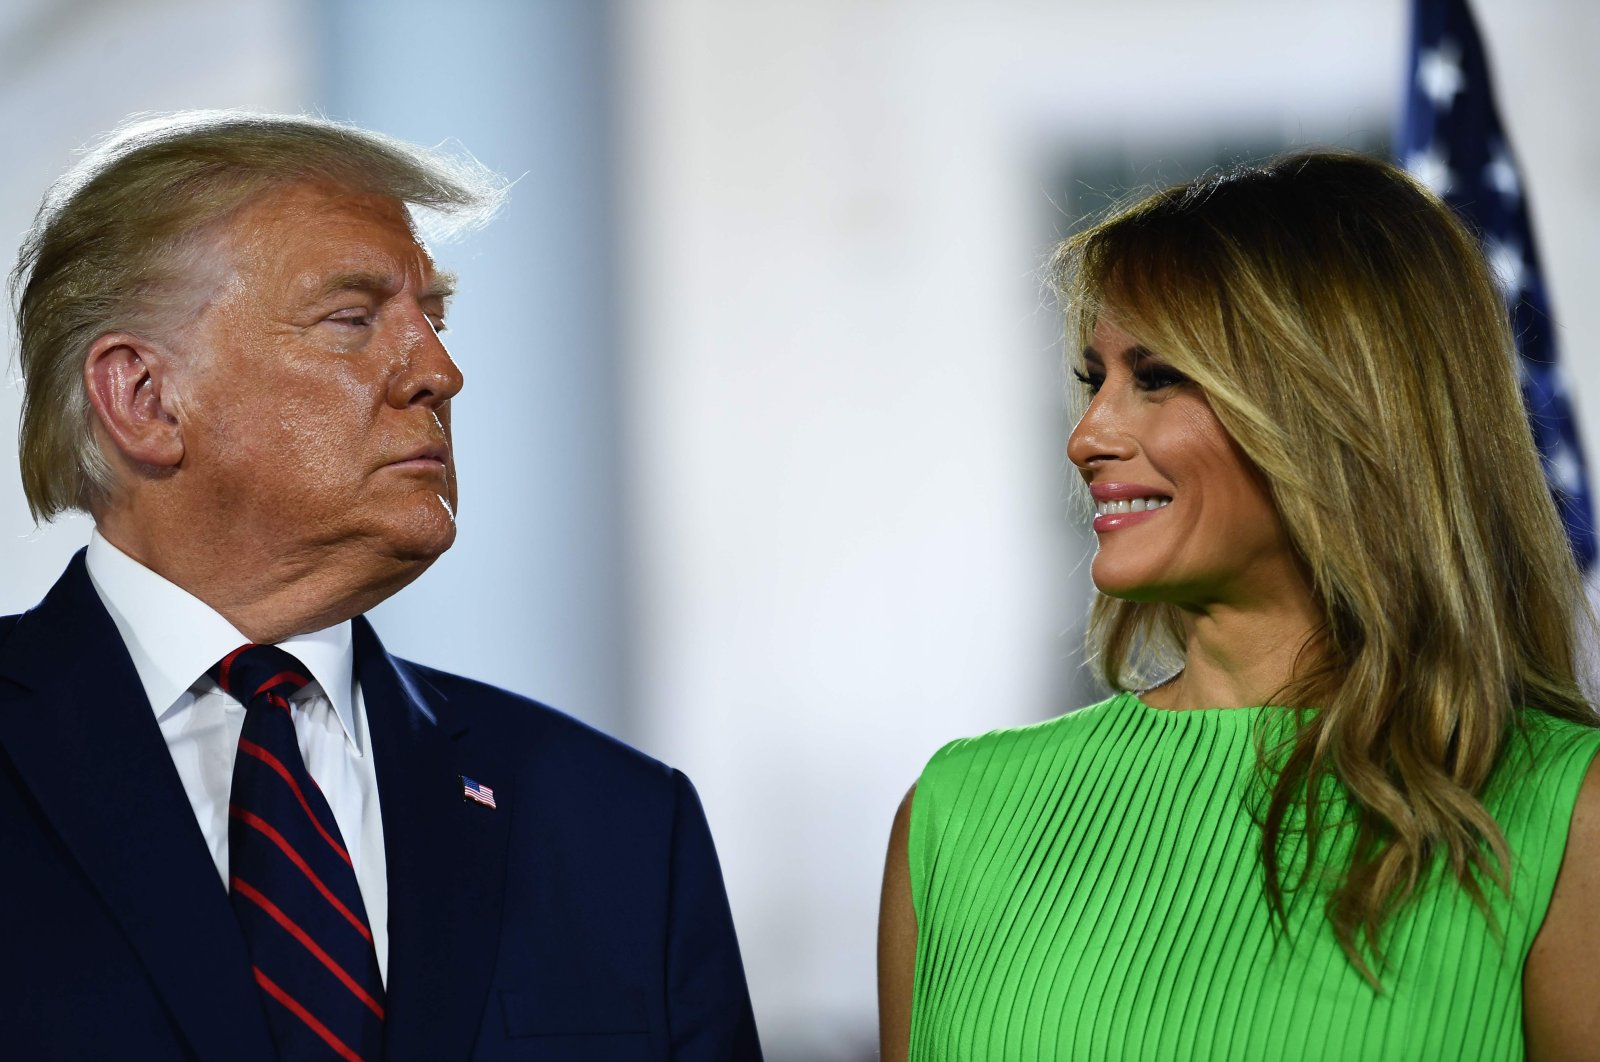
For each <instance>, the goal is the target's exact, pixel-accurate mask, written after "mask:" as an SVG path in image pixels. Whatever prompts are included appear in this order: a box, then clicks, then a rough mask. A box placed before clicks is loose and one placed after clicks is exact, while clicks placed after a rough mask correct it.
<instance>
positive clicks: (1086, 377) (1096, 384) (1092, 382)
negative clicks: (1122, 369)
mask: <svg viewBox="0 0 1600 1062" xmlns="http://www.w3.org/2000/svg"><path fill="white" fill-rule="evenodd" d="M1072 375H1073V376H1074V377H1076V378H1077V380H1078V382H1079V383H1081V384H1082V385H1083V386H1084V387H1085V388H1087V389H1088V391H1089V393H1090V394H1091V395H1092V394H1098V393H1099V392H1100V385H1101V384H1103V383H1105V382H1106V378H1105V377H1104V376H1102V375H1100V374H1098V373H1087V372H1080V371H1079V370H1077V369H1073V370H1072Z"/></svg>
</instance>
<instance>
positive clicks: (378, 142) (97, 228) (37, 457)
mask: <svg viewBox="0 0 1600 1062" xmlns="http://www.w3.org/2000/svg"><path fill="white" fill-rule="evenodd" d="M306 181H318V182H324V183H328V184H331V185H333V186H335V187H338V188H341V189H348V190H350V191H352V192H359V193H368V194H376V195H382V196H387V197H389V198H392V199H394V200H396V201H398V202H401V203H405V204H407V205H408V206H411V207H414V208H423V209H424V210H426V211H429V212H432V213H434V214H437V215H438V216H440V217H441V218H445V219H448V220H449V221H451V222H453V223H454V224H453V227H456V228H459V227H461V226H463V225H471V224H475V223H481V222H482V221H484V220H486V219H487V218H488V217H489V216H490V215H492V214H493V212H494V211H495V210H496V209H497V208H498V207H499V205H500V203H501V201H502V199H503V197H504V194H505V185H504V182H502V181H500V180H499V179H498V178H496V177H495V176H494V175H493V174H491V173H490V172H489V171H488V170H486V169H484V168H483V167H482V166H481V165H479V164H478V163H476V162H475V161H473V160H471V159H470V158H462V157H453V156H450V155H447V154H445V153H442V152H439V151H436V150H429V149H425V148H420V147H417V146H415V145H412V144H407V143H405V142H403V141H399V140H395V139H393V138H391V137H387V136H383V135H382V134H379V133H373V132H369V131H367V130H364V129H357V128H354V127H352V126H348V125H342V124H340V123H337V122H332V121H328V120H326V119H323V118H315V117H308V116H300V115H293V116H291V115H268V114H251V113H244V112H237V111H190V112H184V113H179V114H170V115H161V116H155V117H142V118H137V119H134V120H132V121H130V122H128V123H126V124H124V125H123V126H121V127H120V128H118V129H117V130H116V131H114V132H112V133H111V134H110V135H109V136H108V137H107V138H106V139H105V140H104V141H102V142H101V143H99V144H98V145H97V146H95V147H94V148H93V149H91V150H90V151H89V152H88V153H87V154H86V155H85V156H84V157H83V159H82V160H80V161H79V162H78V164H77V165H75V166H74V167H73V168H72V169H71V170H70V171H68V172H67V173H66V174H65V175H64V176H63V177H62V178H61V179H60V180H59V181H57V182H56V183H55V185H54V186H53V187H52V188H51V189H50V191H49V192H48V193H47V194H46V195H45V198H44V203H43V205H41V206H40V208H39V213H38V216H37V218H36V219H35V221H34V224H33V227H32V228H31V229H30V230H29V232H28V234H27V236H26V237H25V238H24V240H23V243H22V250H21V252H20V254H19V255H18V259H17V264H16V268H15V269H14V270H13V271H12V274H11V291H12V297H13V299H14V301H15V304H16V321H17V337H18V348H19V349H18V358H19V361H20V363H21V368H22V379H23V401H22V421H21V426H20V428H19V431H18V443H19V449H20V451H21V461H22V487H23V491H24V492H25V494H26V495H27V498H28V507H29V508H30V509H31V510H32V512H33V516H34V518H35V519H36V520H48V519H50V518H52V517H54V516H55V515H56V514H58V513H61V512H64V511H67V510H70V509H85V510H89V509H92V508H93V507H94V506H95V505H97V504H98V503H99V502H101V501H102V500H104V499H105V498H107V497H108V496H109V495H110V493H111V492H112V490H113V489H114V487H115V483H114V478H113V474H112V470H111V467H110V465H109V464H108V463H107V461H106V459H105V457H104V455H103V454H102V453H101V452H100V448H99V446H98V445H97V443H96V441H95V434H94V430H93V421H92V417H93V413H92V410H91V408H90V405H89V397H88V394H87V392H86V390H85V387H84V380H83V371H84V359H85V357H86V356H87V353H88V349H89V347H90V345H91V344H92V343H93V342H94V341H95V340H96V339H98V338H99V337H100V336H103V335H105V334H106V333H108V332H117V331H121V332H129V333H132V334H135V335H146V336H157V335H160V334H161V333H162V332H163V331H165V330H168V329H171V328H173V327H175V326H176V325H178V324H179V323H181V320H182V318H183V317H184V315H185V314H192V313H194V312H196V311H197V310H198V309H199V308H200V307H199V304H198V303H199V302H200V301H201V300H203V299H204V298H205V290H206V288H205V285H204V278H203V277H202V276H201V275H200V273H201V271H202V269H203V266H202V256H201V254H200V253H199V252H200V251H201V250H202V249H203V248H204V247H205V246H206V245H207V241H208V238H210V237H213V236H214V234H215V233H217V232H218V231H219V230H220V229H221V228H222V226H223V225H225V224H226V222H227V221H228V220H229V219H230V218H232V217H233V216H235V215H236V214H237V212H238V211H240V210H241V209H242V208H244V207H245V206H247V205H249V204H250V203H252V202H254V201H256V200H257V199H259V198H260V197H261V196H262V195H264V194H266V193H268V192H271V191H273V190H276V189H279V188H282V187H285V186H287V185H290V184H297V183H302V182H306Z"/></svg>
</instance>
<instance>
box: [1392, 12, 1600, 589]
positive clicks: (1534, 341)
mask: <svg viewBox="0 0 1600 1062" xmlns="http://www.w3.org/2000/svg"><path fill="white" fill-rule="evenodd" d="M1410 75H1411V76H1410V79H1409V81H1408V82H1407V89H1406V109H1405V121H1404V122H1403V123H1402V126H1401V131H1400V150H1401V152H1402V159H1403V161H1404V163H1405V166H1406V168H1407V169H1408V170H1410V171H1411V172H1412V173H1413V174H1414V175H1415V176H1416V177H1417V178H1418V179H1419V180H1421V181H1422V182H1423V183H1424V184H1426V185H1427V186H1428V187H1429V188H1431V189H1433V191H1434V192H1435V193H1436V194H1438V195H1439V196H1440V197H1442V198H1443V199H1444V201H1445V202H1447V203H1449V204H1450V206H1451V207H1453V208H1454V209H1455V211H1456V212H1457V213H1458V214H1459V215H1460V216H1461V217H1462V218H1464V219H1465V220H1466V222H1467V224H1468V225H1469V226H1470V227H1471V228H1472V229H1474V230H1475V231H1476V232H1477V233H1478V235H1479V236H1480V237H1481V238H1482V240H1483V250H1484V255H1485V256H1486V257H1487V258H1488V260H1489V264H1490V266H1491V267H1493V269H1494V274H1495V278H1496V279H1497V280H1498V281H1499V282H1500V290H1501V292H1502V293H1503V294H1504V295H1505V299H1506V308H1507V310H1508V311H1509V312H1510V314H1511V328H1512V331H1513V333H1514V334H1515V335H1516V340H1517V353H1518V354H1519V355H1520V357H1519V358H1518V359H1517V361H1518V365H1519V368H1520V370H1521V376H1522V398H1523V402H1524V403H1525V404H1526V406H1527V410H1528V421H1529V424H1530V425H1531V427H1532V429H1533V437H1534V441H1535V442H1536V443H1537V444H1538V446H1539V453H1540V455H1541V456H1542V458H1543V460H1544V475H1545V480H1546V482H1548V483H1549V485H1550V493H1551V494H1552V495H1554V497H1555V500H1556V507H1557V508H1558V509H1559V510H1560V512H1561V521H1562V523H1564V524H1565V525H1566V528H1567V537H1568V539H1570V540H1571V542H1572V551H1573V554H1574V555H1575V556H1576V557H1577V560H1578V564H1579V565H1580V566H1581V567H1582V568H1583V570H1584V571H1585V572H1589V571H1592V570H1593V568H1594V563H1595V545H1596V544H1595V532H1594V509H1593V506H1592V505H1591V503H1590V495H1589V477H1588V471H1587V467H1586V463H1585V461H1584V457H1583V448H1582V446H1581V445H1580V444H1579V440H1578V426H1577V422H1576V421H1575V420H1574V419H1573V415H1572V399H1571V395H1570V392H1569V391H1568V388H1567V381H1566V377H1565V374H1564V373H1563V372H1562V371H1561V365H1560V364H1559V362H1558V361H1557V355H1556V344H1555V335H1554V327H1553V325H1552V322H1551V320H1550V299H1549V296H1548V294H1547V293H1546V291H1545V286H1544V277H1543V276H1542V275H1541V273H1540V271H1539V253H1538V248H1537V247H1536V246H1535V244H1534V239H1533V227H1532V226H1531V225H1530V224H1529V223H1528V203H1527V199H1526V196H1525V195H1524V191H1525V189H1524V186H1523V184H1522V178H1521V176H1520V174H1519V173H1518V171H1517V165H1516V161H1515V159H1513V157H1512V154H1511V145H1510V143H1509V142H1508V141H1507V140H1506V135H1505V130H1504V129H1503V128H1502V127H1501V125H1500V113H1499V111H1498V110H1497V109H1496V107H1495V103H1494V93H1493V91H1492V89H1491V87H1490V84H1489V67H1488V63H1487V62H1486V61H1485V58H1484V51H1483V42H1482V40H1481V39H1480V38H1479V37H1478V29H1477V27H1476V26H1475V25H1474V24H1473V21H1472V12H1471V11H1470V10H1468V8H1467V4H1466V0H1412V8H1411V66H1410Z"/></svg>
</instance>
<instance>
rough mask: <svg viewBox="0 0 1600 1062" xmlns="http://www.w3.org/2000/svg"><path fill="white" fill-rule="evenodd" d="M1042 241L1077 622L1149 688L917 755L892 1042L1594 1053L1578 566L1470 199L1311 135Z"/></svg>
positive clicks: (1588, 782) (1380, 1053) (889, 956)
mask: <svg viewBox="0 0 1600 1062" xmlns="http://www.w3.org/2000/svg"><path fill="white" fill-rule="evenodd" d="M1056 266H1057V270H1056V277H1057V280H1058V284H1059V290H1060V292H1061V295H1062V297H1063V299H1064V304H1065V306H1066V308H1067V313H1068V320H1069V324H1068V335H1069V337H1072V339H1073V341H1074V342H1073V345H1074V347H1075V349H1076V350H1077V351H1078V352H1081V354H1080V356H1081V364H1079V365H1078V366H1077V369H1076V375H1077V377H1078V379H1079V381H1080V382H1081V383H1082V385H1083V389H1084V395H1085V400H1086V401H1085V406H1084V409H1083V413H1082V416H1081V419H1080V420H1079V421H1078V424H1077V427H1076V428H1075V429H1074V430H1073V432H1072V436H1071V439H1070V441H1069V443H1068V454H1069V456H1070V457H1071V459H1072V462H1073V464H1074V465H1075V466H1077V468H1078V470H1079V472H1080V473H1081V474H1082V476H1083V479H1084V481H1085V483H1086V484H1087V485H1088V489H1089V493H1090V494H1091V496H1092V497H1093V500H1094V505H1095V513H1096V515H1095V517H1094V530H1095V532H1096V535H1097V538H1098V540H1099V548H1098V552H1097V553H1096V555H1095V559H1094V565H1093V576H1094V581H1095V585H1096V587H1097V588H1098V589H1099V591H1100V594H1099V595H1098V597H1097V601H1096V603H1095V606H1094V615H1093V618H1092V622H1091V642H1092V645H1093V648H1094V649H1095V650H1096V656H1095V659H1096V663H1097V666H1098V668H1099V670H1100V673H1101V675H1102V677H1103V679H1104V680H1105V681H1106V683H1107V684H1108V685H1110V687H1111V688H1113V689H1117V690H1122V691H1139V692H1122V693H1119V694H1117V695H1116V696H1113V697H1112V698H1110V699H1109V700H1107V701H1104V702H1102V703H1100V704H1097V705H1094V706H1092V707H1089V708H1085V709H1083V710H1082V711H1079V712H1074V713H1071V714H1069V715H1066V716H1063V717H1061V718H1058V719H1054V720H1051V721H1049V722H1045V723H1041V724H1038V725H1036V726H1032V727H1025V728H1020V729H1015V730H1005V731H997V732H994V733H991V734H986V735H984V736H982V737H978V738H973V739H970V740H964V741H957V742H954V743H952V744H950V745H948V746H946V747H945V748H943V749H941V750H940V751H939V752H938V753H937V754H936V755H935V756H934V757H933V759H932V760H931V761H930V762H929V764H928V766H927V767H926V769H925V770H924V771H923V773H922V775H921V777H920V779H919V780H918V783H917V785H916V786H915V787H913V790H912V792H911V793H910V794H908V795H907V798H906V801H905V803H904V804H902V805H901V808H900V812H899V814H898V815H897V817H896V819H895V824H894V830H893V835H892V838H891V841H890V848H889V861H888V866H887V869H886V872H885V880H884V897H883V911H882V921H881V926H880V941H879V982H880V1008H881V1018H882V1026H881V1028H882V1039H883V1057H884V1058H885V1059H904V1058H907V1057H908V1056H909V1057H910V1058H913V1059H937V1060H939V1062H957V1060H961V1059H1068V1058H1135V1057H1137V1058H1223V1057H1227V1058H1263V1059H1265V1058H1296V1059H1299V1058H1329V1059H1347V1058H1383V1059H1394V1058H1418V1059H1422V1058H1427V1059H1435V1058H1463V1057H1465V1058H1474V1059H1476V1058H1516V1057H1520V1056H1522V1055H1523V1054H1524V1051H1525V1050H1526V1052H1527V1053H1528V1054H1529V1055H1530V1056H1532V1057H1546V1058H1568V1057H1594V1054H1595V1053H1596V1052H1600V963H1596V962H1594V961H1593V956H1595V955H1597V954H1600V914H1596V913H1595V908H1594V906H1593V905H1594V903H1595V898H1596V897H1600V767H1591V763H1594V762H1596V761H1595V754H1596V751H1597V750H1600V729H1596V723H1597V721H1596V718H1595V716H1594V714H1593V712H1592V711H1591V709H1590V707H1589V706H1588V704H1587V703H1586V702H1585V701H1584V699H1583V696H1582V694H1581V693H1580V692H1579V689H1578V686H1577V683H1576V681H1575V679H1574V667H1575V654H1576V644H1577V643H1576V639H1575V636H1574V632H1573V623H1574V617H1576V616H1578V615H1579V614H1580V612H1582V610H1583V603H1582V598H1581V592H1580V580H1579V575H1578V572H1577V570H1576V568H1575V566H1574V564H1573V561H1572V557H1571V554H1570V552H1569V550H1568V548H1567V546H1566V543H1565V539H1564V537H1563V535H1562V529H1561V525H1560V522H1559V519H1558V517H1557V514H1556V512H1555V510H1554V507H1553V505H1552V503H1551V500H1550V497H1549V495H1548V493H1547V492H1546V488H1545V486H1544V478H1543V476H1542V474H1541V469H1540V465H1539V459H1538V456H1537V454H1536V453H1535V451H1534V449H1533V445H1532V442H1531V440H1530V436H1529V432H1528V429H1527V426H1526V423H1525V421H1524V419H1523V411H1522V404H1521V401H1520V397H1519V394H1518V390H1517V382H1516V379H1515V376H1514V371H1513V368H1512V357H1511V354H1510V351H1511V349H1512V344H1511V339H1510V336H1509V333H1508V330H1507V324H1506V314H1505V307H1504V304H1503V302H1502V301H1501V296H1500V294H1499V292H1498V291H1497V289H1496V287H1495V285H1494V283H1493V282H1492V280H1491V279H1490V276H1489V274H1488V272H1487V270H1486V269H1485V267H1484V264H1483V261H1482V258H1481V256H1480V255H1479V253H1478V251H1477V248H1476V246H1475V244H1474V241H1473V240H1472V238H1471V237H1470V236H1469V235H1468V234H1467V233H1466V232H1465V231H1464V230H1463V229H1462V227H1461V226H1460V225H1459V224H1458V223H1457V222H1456V220H1455V219H1454V218H1453V217H1452V216H1451V214H1450V213H1449V211H1448V210H1447V209H1446V208H1445V207H1444V206H1443V205H1441V204H1440V203H1439V202H1438V201H1437V200H1436V199H1434V198H1433V197H1432V196H1430V195H1429V194H1428V193H1427V192H1425V191H1423V190H1422V189H1421V188H1420V187H1419V186H1418V185H1417V184H1416V183H1415V182H1413V181H1412V180H1411V179H1410V178H1408V177H1407V176H1406V175H1405V174H1403V173H1401V172H1400V171H1398V170H1396V169H1394V168H1393V167H1390V166H1388V165H1386V164H1383V163H1380V162H1376V161H1373V160H1370V159H1365V158H1361V157H1358V156H1354V155H1346V154H1334V153H1316V154H1308V155H1301V156H1297V157H1290V158H1285V159H1280V160H1278V161H1276V162H1274V163H1272V164H1269V165H1267V166H1265V167H1262V168H1256V169H1242V170H1239V171H1236V172H1233V173H1229V174H1224V175H1221V176H1212V177H1207V178H1203V179H1201V180H1199V181H1196V182H1194V183H1192V184H1189V185H1186V186H1181V187H1177V188H1172V189H1169V190H1167V191H1165V192H1161V193H1159V194H1157V195H1155V196H1153V197H1151V198H1150V199H1148V200H1146V201H1144V202H1142V203H1139V204H1137V205H1135V206H1133V207H1131V208H1129V209H1126V210H1124V211H1123V212H1121V213H1119V214H1117V215H1116V216H1114V217H1112V218H1111V219H1109V220H1108V221H1105V222H1104V223H1102V224H1100V225H1098V226H1097V227H1095V228H1093V229H1091V230H1090V231H1088V232H1085V233H1083V234H1082V235H1079V236H1077V237H1075V238H1074V239H1072V240H1070V241H1069V242H1068V243H1066V244H1065V245H1063V247H1062V248H1061V250H1060V251H1059V252H1058V254H1057V258H1056ZM1263 705H1267V706H1272V707H1259V706H1263ZM1569 826H1570V829H1569Z"/></svg>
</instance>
